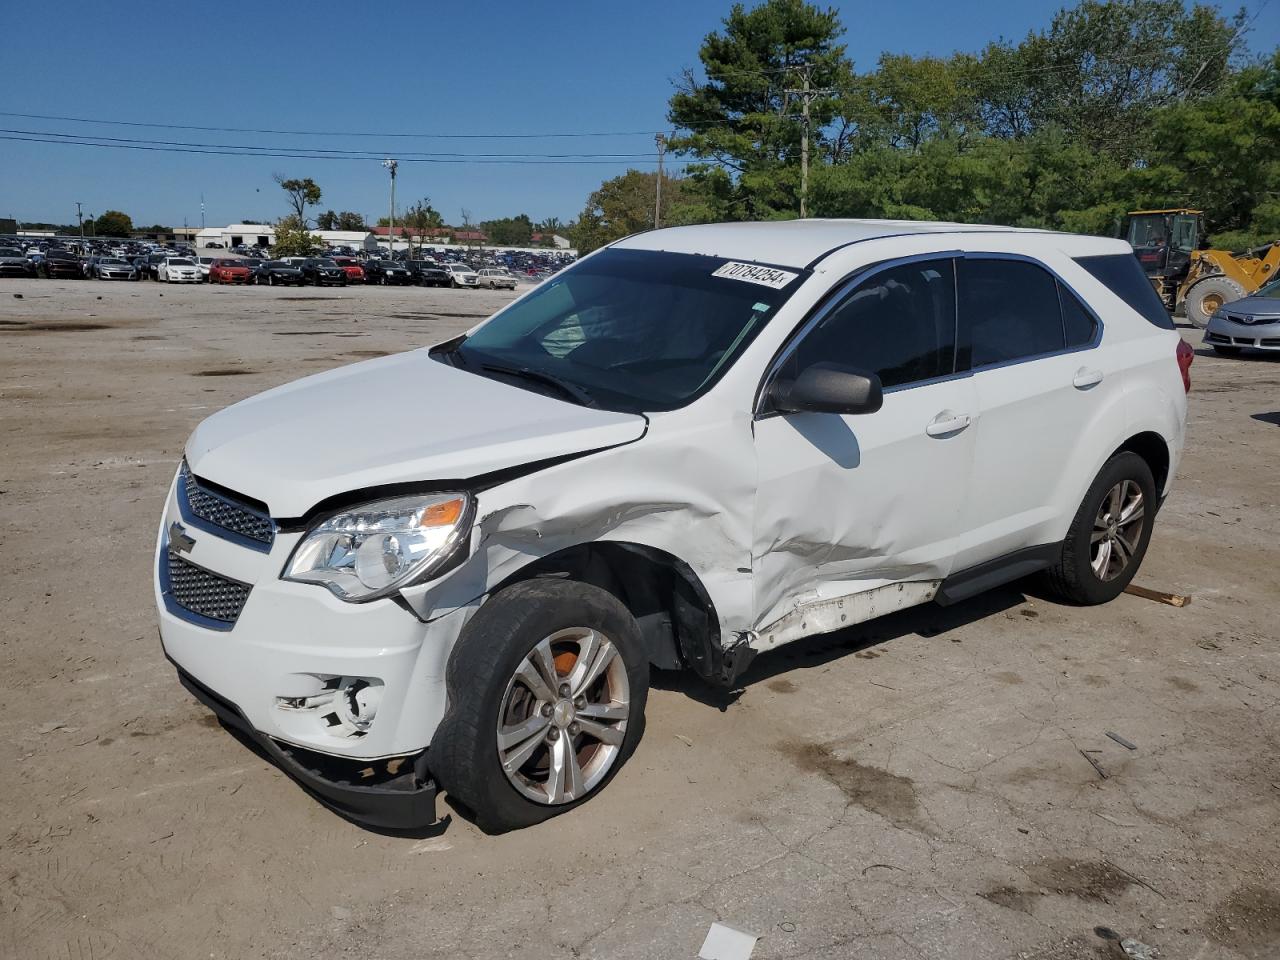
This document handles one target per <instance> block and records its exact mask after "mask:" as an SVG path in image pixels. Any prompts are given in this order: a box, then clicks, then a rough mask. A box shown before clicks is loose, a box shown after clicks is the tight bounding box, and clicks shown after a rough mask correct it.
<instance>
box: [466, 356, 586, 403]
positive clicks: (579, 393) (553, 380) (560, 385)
mask: <svg viewBox="0 0 1280 960" xmlns="http://www.w3.org/2000/svg"><path fill="white" fill-rule="evenodd" d="M480 369H481V370H488V371H489V372H490V373H500V374H503V375H505V376H508V377H516V378H518V379H521V380H532V381H534V382H535V383H544V384H546V385H548V386H551V387H554V388H555V389H557V390H559V391H560V392H561V393H562V394H564V395H565V396H567V397H569V398H570V399H571V400H573V401H574V402H575V403H580V404H582V406H584V407H594V406H596V401H595V398H594V397H592V396H591V394H590V393H588V392H587V391H586V390H584V389H583V388H582V387H580V386H578V385H577V384H576V383H570V382H569V381H568V380H561V379H560V378H559V377H557V376H556V375H555V374H551V373H543V372H542V371H541V370H530V369H529V368H528V367H508V366H505V365H504V364H500V363H482V364H480Z"/></svg>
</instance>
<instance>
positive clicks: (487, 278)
mask: <svg viewBox="0 0 1280 960" xmlns="http://www.w3.org/2000/svg"><path fill="white" fill-rule="evenodd" d="M478 282H479V283H480V285H481V286H484V287H488V288H489V289H490V290H497V289H498V288H499V287H506V288H507V289H508V290H514V289H515V288H516V278H515V277H513V276H512V275H511V274H510V273H508V272H507V271H506V270H503V269H501V268H500V267H485V268H484V269H483V270H481V271H480V274H479V281H478Z"/></svg>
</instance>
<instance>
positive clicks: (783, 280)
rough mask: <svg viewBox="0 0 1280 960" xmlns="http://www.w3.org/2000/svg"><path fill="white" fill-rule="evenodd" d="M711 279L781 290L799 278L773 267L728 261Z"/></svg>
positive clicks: (795, 274) (796, 275)
mask: <svg viewBox="0 0 1280 960" xmlns="http://www.w3.org/2000/svg"><path fill="white" fill-rule="evenodd" d="M711 275H712V276H713V277H725V278H726V279H729V280H745V281H746V282H747V283H758V284H760V286H762V287H773V289H775V290H781V289H782V288H783V287H785V286H786V285H787V284H788V283H790V282H791V281H792V280H794V279H795V278H796V277H798V276H800V274H798V273H788V272H787V271H786V270H778V269H775V268H774V267H761V266H758V265H757V264H754V263H738V262H736V261H734V260H730V261H729V262H728V263H726V264H725V265H724V266H722V267H721V268H720V269H719V270H717V271H716V272H715V273H713V274H711Z"/></svg>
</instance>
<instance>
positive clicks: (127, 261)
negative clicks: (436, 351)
mask: <svg viewBox="0 0 1280 960" xmlns="http://www.w3.org/2000/svg"><path fill="white" fill-rule="evenodd" d="M0 276H22V277H36V276H43V277H46V278H49V279H54V278H62V279H79V278H86V279H97V280H145V279H149V280H156V281H159V282H161V283H233V284H235V283H238V284H258V283H262V284H266V285H268V286H276V285H280V284H283V285H294V286H302V285H304V284H312V285H315V286H325V285H332V286H346V285H347V284H349V283H373V284H380V285H419V286H427V287H457V288H468V289H472V290H478V289H481V288H488V289H490V290H497V289H508V290H514V289H515V288H516V277H515V275H514V274H512V273H511V272H510V271H509V270H507V269H505V268H503V267H483V268H481V269H479V270H476V269H474V268H473V267H471V266H470V265H468V264H466V263H439V262H437V261H435V260H425V259H423V260H381V259H369V260H359V259H356V258H355V257H284V258H281V259H279V260H267V259H261V258H256V257H243V258H235V259H233V258H230V257H194V256H181V255H175V254H171V253H152V254H147V255H145V256H137V257H133V258H126V257H121V256H90V257H87V258H81V257H78V256H76V255H75V254H74V253H71V252H70V251H64V250H58V249H53V250H46V251H44V253H43V255H42V256H40V257H29V256H27V255H26V253H25V251H23V250H20V249H18V248H16V247H14V248H5V247H0Z"/></svg>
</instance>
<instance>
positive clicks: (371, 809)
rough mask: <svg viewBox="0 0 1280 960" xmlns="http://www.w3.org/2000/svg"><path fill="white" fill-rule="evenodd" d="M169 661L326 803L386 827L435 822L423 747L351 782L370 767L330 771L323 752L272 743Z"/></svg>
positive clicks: (224, 717)
mask: <svg viewBox="0 0 1280 960" xmlns="http://www.w3.org/2000/svg"><path fill="white" fill-rule="evenodd" d="M170 662H172V661H170ZM174 666H175V667H176V668H177V671H178V681H179V682H180V683H181V684H182V685H183V686H184V687H186V688H187V691H188V692H189V693H190V694H191V695H192V696H193V697H195V698H196V699H197V700H199V701H200V702H201V703H203V704H204V705H205V706H206V707H208V708H209V709H210V710H212V711H213V712H214V714H215V715H216V716H217V717H218V719H219V720H221V721H222V722H223V723H225V724H226V725H227V726H229V727H232V728H234V729H236V730H238V731H239V732H240V733H241V734H243V735H244V736H245V737H247V738H248V739H249V740H250V741H251V742H252V743H254V744H255V745H256V746H257V747H258V748H259V749H260V750H261V751H262V752H263V753H264V754H265V755H266V757H267V759H269V760H270V761H271V762H272V763H274V764H275V765H276V766H277V767H279V768H280V769H281V770H283V771H284V772H285V773H287V774H288V775H289V776H290V777H292V778H293V780H294V781H295V782H296V783H298V784H299V785H300V786H301V787H302V788H303V789H304V790H306V791H307V792H308V793H309V794H311V795H312V796H313V797H315V798H316V799H317V800H319V801H320V802H321V803H323V804H324V805H325V806H327V807H328V808H329V809H331V810H334V811H336V812H337V813H340V814H342V815H343V816H345V817H347V818H348V819H351V820H354V821H356V822H357V823H363V824H366V825H367V826H371V827H380V828H382V829H389V830H409V829H413V828H416V827H425V826H428V825H430V824H432V823H435V820H436V793H437V788H436V783H435V781H434V780H432V779H431V775H430V773H429V772H428V770H427V754H426V751H425V750H424V751H423V752H422V753H420V754H419V755H418V756H417V757H414V758H405V760H404V761H403V763H402V764H401V765H400V766H398V767H397V768H396V774H395V775H392V776H387V777H385V778H384V779H382V780H380V781H379V782H377V783H373V784H364V783H360V782H352V779H353V778H360V777H361V774H362V772H363V773H368V774H370V775H372V774H374V773H375V771H374V769H373V767H366V768H365V769H364V771H360V770H357V769H356V767H358V766H361V764H348V766H349V767H350V770H349V774H348V775H344V773H343V772H335V770H334V764H333V763H331V762H326V761H325V758H323V757H320V756H317V755H315V754H310V753H309V752H308V751H300V750H296V749H293V748H291V747H289V745H288V744H281V743H277V742H276V741H275V740H273V739H271V738H270V737H268V736H266V735H264V734H262V733H259V732H258V731H257V730H255V729H254V728H253V725H252V724H251V723H249V721H248V720H247V719H245V716H244V714H243V713H242V712H241V711H240V709H239V707H237V706H236V705H235V704H234V703H232V702H231V701H230V700H227V699H226V698H224V697H221V696H219V695H218V694H217V693H214V692H213V691H212V690H210V689H209V688H208V687H206V686H205V685H204V684H202V683H201V682H200V681H199V680H197V679H196V678H195V677H193V676H192V675H191V674H189V673H187V672H186V671H185V670H183V669H182V667H180V666H178V665H177V664H176V663H174ZM401 771H403V772H401Z"/></svg>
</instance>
